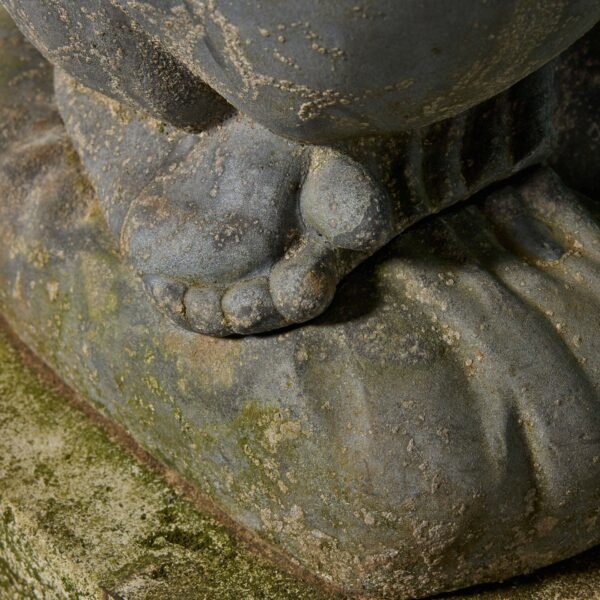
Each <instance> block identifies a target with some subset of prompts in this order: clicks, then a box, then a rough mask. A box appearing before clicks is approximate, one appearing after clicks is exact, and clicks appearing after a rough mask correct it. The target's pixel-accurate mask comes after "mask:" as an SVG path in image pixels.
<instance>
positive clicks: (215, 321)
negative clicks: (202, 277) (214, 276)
mask: <svg viewBox="0 0 600 600" xmlns="http://www.w3.org/2000/svg"><path fill="white" fill-rule="evenodd" d="M184 304H185V314H186V317H187V321H188V323H189V327H190V328H191V329H192V330H194V331H196V332H198V333H203V334H205V335H212V336H218V337H224V336H226V335H230V334H231V333H232V330H231V328H230V327H228V326H227V324H226V323H225V318H224V316H223V310H222V308H221V292H219V290H216V289H214V288H210V287H191V288H190V289H189V290H188V291H187V292H186V294H185V297H184Z"/></svg>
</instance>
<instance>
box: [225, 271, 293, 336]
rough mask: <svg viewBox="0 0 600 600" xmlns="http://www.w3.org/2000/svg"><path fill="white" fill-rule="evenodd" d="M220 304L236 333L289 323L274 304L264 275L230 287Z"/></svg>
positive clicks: (252, 331)
mask: <svg viewBox="0 0 600 600" xmlns="http://www.w3.org/2000/svg"><path fill="white" fill-rule="evenodd" d="M222 306H223V312H224V314H225V319H226V322H227V324H228V325H229V326H230V327H231V329H232V330H233V331H234V332H235V333H239V334H249V333H261V332H263V331H269V330H271V329H277V328H278V327H283V326H284V325H287V324H288V322H287V321H286V319H285V318H284V317H283V316H282V315H281V314H280V313H279V311H278V310H277V308H276V307H275V304H274V302H273V298H272V296H271V292H270V290H269V280H268V278H267V277H257V278H255V279H249V280H246V281H242V282H240V283H238V284H236V285H234V286H232V287H231V288H229V289H228V290H227V292H225V295H224V296H223V301H222Z"/></svg>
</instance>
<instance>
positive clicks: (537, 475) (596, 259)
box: [0, 0, 600, 599]
mask: <svg viewBox="0 0 600 600" xmlns="http://www.w3.org/2000/svg"><path fill="white" fill-rule="evenodd" d="M1 1H2V3H3V4H4V5H5V6H6V8H7V9H8V11H9V12H10V14H11V15H12V18H13V19H14V21H16V23H17V24H18V25H19V27H20V28H21V29H22V31H23V32H24V33H25V35H26V37H27V38H28V39H29V40H30V41H31V42H32V43H33V45H35V46H36V47H37V48H38V49H39V50H40V51H41V52H42V54H43V55H44V56H41V55H40V53H39V52H38V51H37V50H35V48H34V47H33V46H32V45H31V44H30V43H28V42H26V41H25V40H24V38H23V36H22V35H21V34H20V33H19V32H18V31H17V30H16V28H15V26H14V24H13V23H12V21H11V22H10V23H9V22H8V21H9V19H7V17H6V16H5V13H4V12H0V123H2V127H1V128H0V313H1V314H2V316H3V318H5V319H6V320H7V321H8V322H9V323H10V325H11V327H12V328H13V329H14V331H15V332H17V334H18V335H19V336H20V337H21V338H22V339H23V341H24V342H25V343H26V344H28V345H29V346H30V347H31V348H32V349H33V350H34V351H35V352H36V353H37V354H38V355H39V356H40V357H42V358H43V359H44V360H45V361H46V363H47V364H48V365H50V366H51V367H52V368H53V369H54V370H55V371H56V373H57V374H58V375H59V376H60V377H61V378H63V379H64V380H65V381H66V382H67V383H68V384H69V385H70V386H72V387H73V388H74V389H75V390H77V391H78V392H79V394H80V395H81V396H82V397H83V398H85V399H88V400H90V401H92V402H93V403H95V404H97V405H98V406H100V407H101V408H102V410H103V411H104V412H105V413H106V414H107V415H108V416H109V417H110V418H111V419H113V420H115V421H116V422H118V423H120V424H121V425H123V426H124V427H125V428H126V429H127V430H128V431H129V432H130V433H131V435H132V436H134V438H135V439H136V440H137V441H138V442H139V443H140V444H141V445H143V446H144V447H145V448H146V449H147V450H148V451H149V452H150V453H151V454H152V455H154V456H155V457H156V458H158V459H159V460H161V461H163V462H164V463H166V464H168V465H169V466H170V467H172V468H173V469H175V470H176V471H178V472H179V473H180V474H182V475H183V477H184V478H185V479H186V480H188V481H189V482H190V483H191V484H192V485H193V486H195V488H196V489H197V490H199V491H201V492H202V493H203V494H206V496H208V498H209V499H210V501H211V502H212V503H213V504H214V505H216V506H218V508H219V510H220V511H221V512H220V513H219V514H222V512H224V513H226V514H227V515H229V516H230V517H231V518H232V519H233V520H234V521H235V523H236V524H237V525H238V526H239V527H241V528H244V529H245V530H246V531H247V532H249V534H252V536H255V537H256V538H257V539H259V540H260V542H261V544H263V543H264V542H266V543H267V544H268V545H269V547H270V548H271V550H272V554H271V555H272V556H274V557H279V558H280V559H281V562H282V563H284V564H285V565H286V566H290V565H292V566H293V568H295V569H303V570H304V572H305V573H308V574H310V575H311V576H312V577H316V578H318V579H319V581H320V582H321V583H325V584H327V585H329V586H330V587H331V588H333V589H334V590H337V591H341V592H342V593H344V594H347V595H350V596H352V597H357V598H394V599H400V598H402V599H408V598H416V597H425V596H427V595H429V594H434V593H439V592H442V591H448V590H453V589H457V588H460V587H464V586H468V585H473V584H476V583H482V582H485V581H498V580H501V579H506V578H508V577H511V576H513V575H516V574H520V573H525V572H530V571H531V570H533V569H536V568H539V567H541V566H544V565H547V564H550V563H552V562H555V561H558V560H561V559H564V558H566V557H568V556H572V555H574V554H576V553H578V552H581V551H583V550H585V549H587V548H591V547H592V546H594V545H597V544H599V543H600V509H599V507H600V485H599V482H600V433H599V432H600V410H598V407H599V405H600V404H599V403H600V369H599V368H598V365H599V364H600V359H599V357H600V337H599V336H598V331H599V330H600V321H599V315H600V208H599V207H600V203H599V202H598V200H599V199H600V183H599V182H600V134H599V131H600V121H599V119H598V107H599V106H600V26H599V25H597V22H598V20H599V19H600V4H599V3H598V0H539V1H536V2H532V1H530V0H502V1H500V0H495V1H494V0H453V1H451V0H446V1H443V0H352V1H350V0H330V1H329V2H327V1H325V0H297V1H293V0H204V1H200V0H77V1H75V0H73V1H70V0H1ZM44 57H45V58H44ZM50 63H52V64H50ZM52 65H53V66H54V67H56V68H53V67H52ZM123 257H125V258H126V260H123ZM336 286H337V291H336ZM147 291H149V292H150V295H151V296H152V298H153V299H154V300H151V299H150V297H149V295H148V293H147ZM334 295H335V299H334V300H333V301H332V299H333V298H334ZM330 303H331V304H330ZM156 305H158V307H160V309H161V310H160V311H159V310H157V309H156ZM328 305H329V308H328V309H327V310H325V309H326V307H327V306H328ZM165 315H167V317H168V318H166V317H165ZM299 323H302V325H300V326H295V327H289V326H288V325H292V324H299ZM270 330H274V333H272V334H267V335H246V334H254V333H259V332H268V331H270ZM202 334H208V335H202ZM57 452H58V450H57ZM165 543H167V541H165ZM168 543H171V542H168ZM149 551H152V552H154V553H155V556H156V561H157V563H158V562H160V560H161V553H162V552H163V551H164V548H163V547H162V546H161V547H160V548H159V547H152V548H150V550H149ZM121 567H122V568H126V565H119V568H121ZM115 568H116V566H115Z"/></svg>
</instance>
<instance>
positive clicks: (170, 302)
mask: <svg viewBox="0 0 600 600" xmlns="http://www.w3.org/2000/svg"><path fill="white" fill-rule="evenodd" d="M144 285H145V286H146V289H147V290H148V291H149V292H150V295H151V296H152V298H154V301H155V302H156V304H157V306H158V308H159V309H160V310H161V311H162V312H163V314H165V315H166V316H167V317H169V318H170V319H171V320H172V321H173V322H174V323H176V324H177V325H180V326H181V327H185V328H186V329H189V325H188V322H187V319H186V315H185V305H184V302H183V297H184V294H185V291H186V286H185V285H184V284H182V283H179V282H177V281H173V280H169V279H165V278H164V277H161V276H160V275H147V276H146V277H144Z"/></svg>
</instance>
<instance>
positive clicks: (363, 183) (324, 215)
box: [300, 148, 393, 252]
mask: <svg viewBox="0 0 600 600" xmlns="http://www.w3.org/2000/svg"><path fill="white" fill-rule="evenodd" d="M391 206H392V205H391V201H390V198H389V196H388V194H387V193H386V192H385V191H384V190H383V189H382V188H381V186H379V185H378V184H377V182H376V181H375V180H374V179H373V177H372V176H371V175H370V174H369V173H368V172H367V170H366V169H365V168H364V167H363V166H362V165H360V164H359V163H357V162H356V161H354V160H352V159H351V158H349V157H347V156H344V155H343V154H340V153H339V152H336V151H335V150H331V149H324V148H319V149H316V150H314V151H313V157H312V161H311V166H310V169H309V173H308V176H307V177H306V180H305V182H304V185H303V188H302V193H301V197H300V207H301V212H302V217H303V219H304V221H305V222H306V223H307V224H308V225H310V226H311V227H312V228H313V229H315V231H317V232H318V233H319V234H320V235H322V236H324V237H325V238H326V239H328V240H329V241H330V242H331V243H332V244H333V245H334V246H336V247H338V248H345V249H347V250H358V251H362V252H374V251H375V250H377V249H378V248H380V247H381V246H383V244H385V243H386V242H388V241H389V240H390V239H391V237H392V235H393V224H392V208H391Z"/></svg>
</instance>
